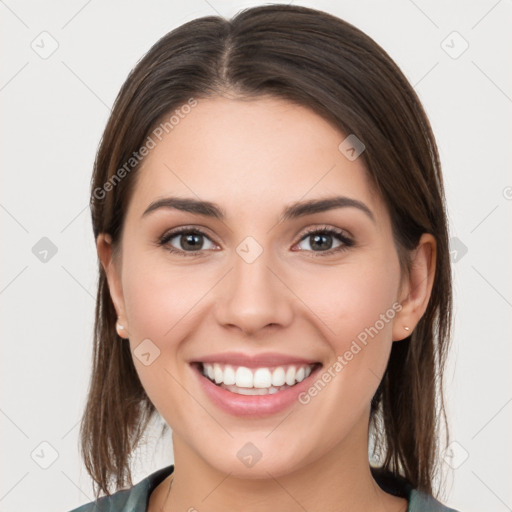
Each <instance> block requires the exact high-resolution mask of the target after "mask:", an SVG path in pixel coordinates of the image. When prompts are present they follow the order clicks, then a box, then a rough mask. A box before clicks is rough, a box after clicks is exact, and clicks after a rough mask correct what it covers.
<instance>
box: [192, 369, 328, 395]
mask: <svg viewBox="0 0 512 512" xmlns="http://www.w3.org/2000/svg"><path fill="white" fill-rule="evenodd" d="M193 365H194V366H196V368H197V369H198V371H199V372H200V373H201V375H202V376H203V377H205V378H206V379H208V380H209V381H210V382H212V383H213V384H215V385H216V386H218V387H221V388H223V389H226V390H228V391H231V392H232V393H236V394H239V395H258V396H259V395H271V394H274V393H278V392H280V391H284V390H285V389H289V388H292V387H294V386H296V385H297V384H299V383H300V382H302V381H303V380H305V379H307V378H308V377H309V376H310V375H311V374H312V373H313V372H315V371H316V370H318V369H319V368H320V367H321V366H322V364H321V363H314V364H287V365H281V366H273V367H263V366H262V367H258V368H248V367H245V366H236V365H229V364H221V363H193Z"/></svg>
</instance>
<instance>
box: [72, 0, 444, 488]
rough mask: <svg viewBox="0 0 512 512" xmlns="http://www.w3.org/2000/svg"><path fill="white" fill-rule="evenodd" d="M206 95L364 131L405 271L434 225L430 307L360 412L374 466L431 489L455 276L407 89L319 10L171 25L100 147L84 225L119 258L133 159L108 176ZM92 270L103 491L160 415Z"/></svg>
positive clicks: (94, 435)
mask: <svg viewBox="0 0 512 512" xmlns="http://www.w3.org/2000/svg"><path fill="white" fill-rule="evenodd" d="M216 96H224V97H233V98H236V99H254V98H260V97H263V96H272V97H276V98H281V99H284V100H286V101H291V102H295V103H297V104H299V105H302V106H305V107H308V108H310V109H312V110H313V111H314V112H316V113H317V114H318V115H320V116H322V117H323V118H324V119H326V120H328V121H329V122H331V123H332V124H333V126H335V127H336V128H337V129H339V130H340V131H341V132H342V133H345V134H354V135H356V136H357V137H358V138H359V139H360V140H362V141H363V142H364V144H365V146H366V149H365V151H364V153H362V154H361V155H360V158H362V159H363V161H364V164H365V167H366V168H367V171H368V176H369V178H370V181H371V183H372V184H373V186H374V187H375V190H376V191H377V192H378V193H379V194H380V196H381V197H382V198H383V200H384V202H385V204H386V207H387V209H388V211H389V213H390V217H391V222H392V229H393V236H394V240H395V245H396V248H397V253H398V255H399V260H400V264H401V267H402V270H403V272H404V273H407V271H408V264H409V259H408V258H409V254H410V251H412V250H413V249H414V248H416V246H417V244H418V241H419V238H420V237H421V235H422V234H423V233H431V234H432V235H433V236H434V237H435V240H436V249H437V250H436V271H435V278H434V283H433V289H432V293H431V297H430V301H429V304H428V307H427V310H426V312H425V314H424V315H423V317H422V318H421V320H420V322H419V323H418V325H417V327H416V328H415V330H414V332H413V333H412V334H411V335H410V336H409V337H408V338H406V339H405V340H403V341H400V342H395V343H393V348H392V350H391V354H390V358H389V362H388V365H387V368H386V371H385V374H384V376H383V379H382V381H381V383H380V385H379V387H378V389H377V392H376V393H375V396H374V397H373V399H372V402H371V413H370V427H371V433H372V435H373V436H374V439H375V453H378V454H380V455H382V456H383V457H384V460H383V462H382V469H383V470H385V471H390V472H392V473H394V474H396V475H401V476H402V477H404V478H405V479H406V480H407V481H408V482H409V483H410V484H411V485H412V486H413V487H414V488H417V489H419V490H422V491H424V492H427V493H431V494H433V488H432V487H433V486H432V484H433V479H434V476H435V473H436V471H437V469H438V455H439V454H438V452H439V443H438V433H439V427H440V424H439V422H440V421H441V419H442V420H444V423H445V426H446V443H447V440H448V424H447V420H446V411H445V405H444V398H443V370H444V364H445V359H446V355H447V350H448V346H449V340H450V330H451V315H452V289H451V270H450V259H449V249H448V226H447V218H446V209H445V199H444V189H443V183H442V175H441V166H440V162H439V156H438V151H437V147H436V142H435V138H434V135H433V133H432V129H431V127H430V124H429V121H428V118H427V116H426V114H425V112H424V110H423V108H422V106H421V103H420V101H419V99H418V97H417V95H416V93H415V92H414V89H413V88H412V87H411V85H410V84H409V83H408V81H407V79H406V78H405V77H404V75H403V74H402V72H401V71H400V69H399V68H398V67H397V65H396V64H395V63H394V62H393V61H392V59H391V58H390V57H389V56H388V55H387V53H386V52H385V51H384V50H383V49H382V48H381V47H380V46H379V45H378V44H377V43H376V42H374V41H373V40H372V39H371V38H370V37H368V36H367V35H366V34H364V33H363V32H362V31H360V30H359V29H357V28H355V27H354V26H352V25H351V24H349V23H347V22H345V21H343V20H341V19H339V18H337V17H335V16H333V15H330V14H328V13H325V12H322V11H319V10H315V9H311V8H306V7H297V6H284V5H270V6H262V7H255V8H250V9H246V10H243V11H241V12H239V13H238V14H237V15H236V16H235V17H233V18H232V19H231V20H229V21H226V20H225V19H223V18H221V17H214V16H209V17H204V18H199V19H196V20H193V21H190V22H188V23H185V24H184V25H182V26H180V27H178V28H176V29H175V30H173V31H171V32H169V33H168V34H167V35H165V36H164V37H162V38H161V39H160V40H159V41H158V42H157V43H156V44H155V45H154V46H153V47H152V48H151V49H150V50H149V52H148V53H147V54H146V55H145V56H144V57H143V58H142V59H141V60H140V61H139V62H138V64H137V65H136V66H135V68H134V69H133V70H132V71H131V72H130V74H129V76H128V78H127V80H126V81H125V83H124V84H123V86H122V88H121V90H120V92H119V94H118V96H117V98H116V100H115V103H114V107H113V110H112V114H111V116H110V118H109V120H108V122H107V125H106V128H105V131H104V134H103V137H102V140H101V143H100V146H99V148H98V152H97V155H96V159H95V163H94V171H93V175H92V180H91V204H90V206H91V215H92V225H93V232H94V237H95V239H97V237H98V235H99V234H100V233H108V234H109V235H110V236H111V238H112V243H113V246H114V254H115V257H116V258H118V257H120V245H121V244H120V241H121V239H122V230H123V225H124V224H123V223H124V220H125V217H126V212H127V208H128V204H129V202H130V199H131V197H132V195H133V191H134V190H135V187H136V183H137V176H138V174H139V172H140V167H141V162H135V161H134V162H133V163H134V165H133V166H130V167H129V172H128V171H127V172H126V174H125V176H124V177H123V179H121V180H118V181H117V182H116V184H115V186H114V185H112V186H111V187H106V185H105V184H106V183H108V182H109V180H112V179H113V177H114V175H115V174H116V173H119V171H120V169H122V168H124V169H125V170H126V163H127V162H132V161H131V160H130V159H133V158H134V156H133V155H134V152H137V150H138V148H140V147H141V146H142V145H143V144H144V142H145V140H147V137H148V136H149V135H150V134H151V133H152V132H153V131H154V129H155V127H157V126H159V124H160V123H162V120H164V119H165V118H166V117H167V118H168V116H169V115H170V113H172V112H173V111H175V110H176V109H178V108H180V106H182V105H186V104H187V103H188V102H189V100H190V99H191V98H193V99H195V100H197V101H201V100H202V99H208V98H213V97H216ZM142 161H143V160H142ZM110 183H113V182H110ZM107 188H108V190H107ZM105 192H106V193H105ZM98 270H99V280H98V292H97V302H96V312H95V325H94V344H93V370H92V376H91V381H90V386H89V391H88V397H87V404H86V408H85V411H84V415H83V418H82V423H81V429H80V437H81V451H82V457H83V459H84V462H85V466H86V469H87V471H88V472H89V474H90V475H91V477H92V479H93V480H94V482H95V486H96V487H95V494H96V496H98V495H99V493H100V492H103V493H105V494H111V493H110V488H111V486H112V484H113V485H114V490H117V489H119V488H122V487H124V486H127V485H128V486H131V485H132V480H131V471H130V464H129V461H130V455H131V453H132V451H133V450H134V449H135V448H136V446H137V444H138V443H139V441H140V439H141V438H142V436H143V434H144V431H145V429H146V427H147V425H148V423H149V421H150V419H151V418H152V417H153V416H154V415H155V414H157V411H156V409H155V407H154V405H153V404H152V403H151V401H150V400H149V398H148V396H147V395H146V393H145V391H144V389H143V387H142V384H141V382H140V380H139V378H138V375H137V373H136V370H135V367H134V364H133V359H132V355H131V352H130V347H129V344H128V343H126V342H123V341H122V339H121V338H120V337H119V336H118V335H117V333H116V328H115V323H116V311H115V308H114V305H113V303H112V299H111V296H110V291H109V288H108V283H107V280H106V274H105V271H104V269H103V267H102V265H101V264H99V265H98Z"/></svg>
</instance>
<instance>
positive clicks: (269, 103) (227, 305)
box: [109, 98, 408, 478]
mask: <svg viewBox="0 0 512 512" xmlns="http://www.w3.org/2000/svg"><path fill="white" fill-rule="evenodd" d="M345 138H346V135H344V134H342V133H340V132H339V131H337V130H336V129H335V128H334V127H333V126H331V125H330V124H329V123H328V122H326V121H325V120H324V119H323V118H321V117H319V116H318V115H317V114H315V113H314V112H312V111H310V110H309V109H307V108H304V107H301V106H297V105H295V104H292V103H288V102H286V101H284V100H280V99H276V98H259V99H256V100H253V101H239V100H230V99H224V98H216V99H208V100H199V101H198V103H197V105H196V106H195V107H193V108H191V111H190V113H188V114H187V115H184V116H183V118H180V120H179V123H177V124H176V125H175V126H174V128H173V129H172V131H170V132H169V133H168V134H165V132H164V137H162V140H161V141H158V140H156V139H155V140H156V141H157V144H156V147H154V148H153V149H151V150H150V153H149V155H148V156H147V157H146V159H145V161H144V164H143V167H142V168H141V169H140V175H139V176H138V181H137V184H136V188H135V191H134V195H133V197H132V199H131V202H130V205H129V209H128V212H127V216H126V219H125V225H124V231H123V236H122V245H121V254H122V258H121V261H119V262H117V264H116V265H117V266H114V267H112V269H110V273H109V285H110V288H111V292H112V294H113V299H114V302H115V304H116V308H117V311H118V313H119V315H120V323H121V324H123V325H124V326H125V332H126V333H127V334H128V335H129V336H128V337H129V343H130V347H131V349H132V352H133V354H134V357H133V360H134V364H135V367H136V369H137V372H138V374H139V376H140V380H141V382H142V384H143V386H144V388H145V390H146V392H147V394H148V396H149V398H150V399H151V401H152V402H153V403H154V405H155V406H156V408H157V409H158V411H159V412H160V414H161V415H162V416H163V418H164V419H165V420H166V422H167V423H168V424H169V426H170V427H171V429H172V431H173V441H174V446H175V453H176V451H179V450H181V452H183V451H184V450H186V451H187V452H188V453H189V454H192V455H195V456H196V457H197V460H202V461H203V462H205V463H207V464H208V465H209V466H211V467H212V468H216V469H217V470H219V471H222V472H224V473H231V474H232V475H233V476H236V475H238V476H240V477H247V478H249V477H250V478H253V477H254V478H257V477H268V473H267V472H269V473H271V474H272V475H274V476H277V475H281V474H285V473H287V472H289V471H290V468H300V467H304V466H305V465H306V464H309V463H311V462H314V461H315V460H317V459H319V458H321V457H326V456H332V455H333V454H335V453H337V450H339V449H340V450H341V448H342V447H343V450H344V451H343V453H344V454H345V455H347V454H354V456H355V453H357V454H358V456H360V455H361V454H364V453H366V450H367V424H368V415H369V409H370V400H371V398H372V396H373V395H374V393H375V391H376V389H377V386H378V384H379V382H380V380H381V377H382V375H383V373H384V370H385V367H386V364H387V361H388V357H389V354H390V350H391V344H392V342H393V340H394V339H401V338H403V337H405V336H407V334H408V333H407V332H405V331H403V325H399V324H401V322H400V320H399V316H400V315H399V313H398V311H399V310H400V307H401V306H400V302H401V301H402V300H403V299H404V298H405V297H404V296H403V295H401V291H400V278H401V273H400V267H399V261H398V256H397V252H396V249H395V246H394V243H393V238H392V231H391V223H390V218H389V214H388V212H387V210H386V208H385V206H384V204H383V202H382V200H381V198H380V197H379V196H378V195H377V194H376V193H375V192H374V191H373V190H372V188H371V185H370V182H369V181H368V178H367V174H366V170H365V167H364V164H363V161H362V158H355V159H354V155H353V154H352V152H350V151H349V152H348V153H347V152H343V151H342V150H340V149H339V146H340V143H341V142H342V141H343V140H344V139H345ZM348 157H350V158H348ZM171 197H173V198H180V199H184V198H187V199H190V200H191V201H207V202H209V203H214V204H215V205H216V206H217V208H218V209H219V210H220V211H221V213H222V214H223V218H220V217H218V216H214V215H208V214H204V213H208V212H209V213H211V212H212V209H211V208H210V209H208V208H206V209H205V208H202V210H203V214H201V213H200V211H199V210H200V209H199V208H196V211H195V212H191V211H183V210H181V209H177V208H172V207H164V206H162V207H158V208H154V209H152V210H151V211H149V212H147V213H145V212H146V210H147V209H148V208H149V207H150V205H152V204H154V203H155V202H157V201H161V200H163V199H166V198H171ZM335 197H336V198H337V197H344V198H348V199H350V201H352V203H350V202H347V201H345V203H343V202H340V203H339V204H340V205H341V206H340V205H339V206H337V207H331V208H330V209H327V210H323V209H322V208H319V209H317V210H316V211H315V209H314V208H312V209H310V210H309V211H306V210H301V208H300V207H297V206H296V207H295V208H294V210H293V211H292V212H291V213H289V214H288V215H287V216H286V218H283V217H282V215H283V213H284V212H285V211H286V210H287V209H289V208H290V207H291V206H292V205H300V204H303V203H306V202H309V201H319V200H324V199H328V198H335ZM343 204H344V205H343ZM300 213H302V214H300ZM183 227H185V228H187V231H189V233H188V234H187V233H185V234H181V235H179V234H174V235H173V236H169V237H167V239H166V240H165V243H164V244H162V245H160V244H159V240H160V239H162V238H163V237H164V236H165V235H167V234H169V233H170V232H171V231H173V230H176V229H177V228H183ZM324 228H325V229H326V230H328V231H329V233H324V234H323V235H322V234H321V233H320V234H318V233H317V234H315V233H314V230H318V229H324ZM308 230H309V231H312V232H313V233H309V234H308V233H307V232H308ZM197 231H200V233H199V234H197ZM190 232H192V233H190ZM194 233H195V236H194ZM201 233H202V235H201ZM338 233H339V234H338ZM340 235H341V238H340ZM113 269H115V273H113V272H114V270H113ZM363 340H364V341H363ZM125 343H128V341H125ZM228 352H229V353H235V355H239V356H240V358H241V359H240V360H239V361H236V362H235V363H236V364H234V365H232V366H233V371H236V370H237V366H244V365H243V364H242V363H243V362H244V361H246V360H247V358H249V357H250V356H258V355H261V354H265V355H268V354H270V355H276V354H277V355H280V356H282V358H284V359H283V360H282V361H280V362H281V363H283V364H281V366H283V370H284V371H285V375H286V372H288V371H289V370H288V368H289V367H290V364H287V361H288V362H291V361H293V360H295V359H297V358H298V359H303V360H305V361H306V362H317V363H321V364H322V368H320V369H316V371H315V372H314V373H312V374H310V375H309V377H307V378H306V379H305V380H304V381H302V382H301V383H300V384H297V386H300V389H301V393H300V396H299V395H298V394H297V393H296V392H295V391H294V388H293V387H292V388H289V389H288V391H279V392H277V393H272V394H267V395H266V396H244V395H238V394H235V393H232V392H231V391H226V390H219V389H218V388H219V386H215V384H212V383H210V382H209V381H207V378H206V377H203V376H201V375H200V373H199V371H198V369H197V365H195V364H192V363H193V362H198V361H199V362H201V361H204V360H206V359H208V360H209V361H211V362H212V361H218V362H220V363H222V362H223V360H224V359H225V357H224V356H225V355H226V353H228ZM350 354H351V355H350ZM336 361H338V364H337V365H336V364H335V363H336ZM253 362H254V363H255V364H254V365H252V363H250V362H247V366H248V367H252V366H255V367H257V368H268V372H267V370H265V369H263V370H261V371H259V376H260V377H261V378H262V381H261V382H264V381H265V379H267V381H268V374H269V373H270V376H271V377H275V375H277V377H276V378H277V380H279V378H280V375H282V373H280V370H278V372H277V374H275V375H274V372H275V370H276V366H279V365H275V364H272V361H271V360H268V361H266V360H264V361H263V363H264V364H262V363H261V362H258V361H253ZM278 362H279V361H278ZM222 367H223V365H221V368H222ZM315 368H317V367H315ZM255 369H256V368H253V370H255ZM243 372H244V370H242V373H241V374H240V375H242V374H243ZM326 374H330V378H329V376H328V375H327V376H326ZM251 375H253V373H251ZM289 375H292V374H291V373H290V374H289ZM235 377H236V373H235ZM223 378H227V379H228V382H229V377H226V375H223ZM242 378H243V375H242V377H240V379H242ZM238 382H239V383H241V381H238ZM258 382H260V381H258ZM315 383H316V392H315V391H314V390H313V391H311V388H312V387H314V386H315ZM212 386H215V389H213V388H212ZM267 386H268V384H267ZM207 389H209V390H210V392H211V393H208V392H207V391H206V390H207ZM212 389H213V392H212ZM258 389H263V388H258ZM265 389H266V388H265ZM265 392H267V391H265ZM267 393H268V392H267ZM281 393H283V395H282V397H284V396H285V395H284V393H288V394H287V395H286V397H288V395H290V396H292V397H293V398H292V399H291V401H290V400H289V399H285V398H282V397H280V396H279V395H280V394H281ZM294 393H295V394H294ZM228 395H229V396H228ZM212 396H213V397H214V398H212ZM226 396H227V397H228V398H226ZM215 397H217V398H215ZM230 397H231V398H233V399H232V400H231V398H230ZM235 399H241V400H245V408H244V407H243V406H242V405H240V404H239V403H235V402H234V400H235ZM258 401H259V402H258ZM254 404H257V405H254ZM340 453H341V452H340ZM251 457H252V459H251ZM258 458H259V460H257V459H258ZM249 460H257V462H256V463H254V462H248V461H249Z"/></svg>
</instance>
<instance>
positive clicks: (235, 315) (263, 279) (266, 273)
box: [215, 251, 294, 335]
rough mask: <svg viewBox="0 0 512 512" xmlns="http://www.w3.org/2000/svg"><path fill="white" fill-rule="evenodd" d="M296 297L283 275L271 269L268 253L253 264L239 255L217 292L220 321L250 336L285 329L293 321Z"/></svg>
mask: <svg viewBox="0 0 512 512" xmlns="http://www.w3.org/2000/svg"><path fill="white" fill-rule="evenodd" d="M293 298H294V296H293V293H292V292H291V291H290V289H289V288H288V286H287V285H286V283H285V282H284V280H283V279H282V277H281V276H279V272H278V271H276V270H275V269H273V268H271V265H270V266H269V262H268V260H267V257H266V252H265V251H264V252H263V253H262V254H261V255H260V256H259V257H258V258H257V259H256V260H255V261H253V262H252V263H248V262H247V261H245V260H244V259H243V258H242V257H239V256H238V255H236V256H235V257H234V263H233V268H232V270H231V271H230V272H229V274H228V275H227V276H226V277H225V279H223V284H222V286H220V287H218V290H217V297H216V308H215V311H216V319H217V322H218V323H219V324H220V325H222V326H223V327H226V328H230V329H239V330H240V331H242V332H244V333H245V334H247V335H255V334H257V333H258V331H260V330H262V329H264V328H268V327H271V328H276V326H279V327H281V328H283V327H286V326H287V325H289V324H290V322H291V321H292V316H293V304H292V301H293Z"/></svg>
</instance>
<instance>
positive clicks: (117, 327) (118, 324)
mask: <svg viewBox="0 0 512 512" xmlns="http://www.w3.org/2000/svg"><path fill="white" fill-rule="evenodd" d="M116 329H117V334H119V336H121V331H124V325H121V324H120V323H119V322H116ZM121 338H122V336H121Z"/></svg>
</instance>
